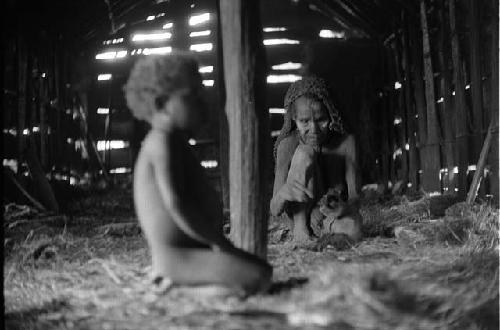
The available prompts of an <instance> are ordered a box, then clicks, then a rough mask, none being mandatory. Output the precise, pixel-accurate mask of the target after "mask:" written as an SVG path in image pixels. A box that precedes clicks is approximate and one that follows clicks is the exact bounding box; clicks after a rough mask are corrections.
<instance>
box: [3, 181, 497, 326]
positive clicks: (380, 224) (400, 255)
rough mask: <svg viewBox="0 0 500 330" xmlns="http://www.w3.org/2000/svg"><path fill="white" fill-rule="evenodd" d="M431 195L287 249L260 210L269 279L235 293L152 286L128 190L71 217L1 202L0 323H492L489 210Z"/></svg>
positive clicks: (376, 209)
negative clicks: (356, 239) (451, 206)
mask: <svg viewBox="0 0 500 330" xmlns="http://www.w3.org/2000/svg"><path fill="white" fill-rule="evenodd" d="M432 205H433V204H432V203H429V199H425V198H422V199H419V200H416V201H410V200H408V199H406V198H399V199H386V200H377V201H376V202H373V201H371V202H365V203H364V204H363V206H362V214H363V216H364V218H365V222H366V228H365V234H366V236H368V237H367V238H365V239H364V240H363V241H362V242H361V243H359V244H357V245H356V246H353V247H351V248H349V249H346V250H343V251H338V250H335V249H332V248H328V247H327V248H326V249H325V250H323V251H310V250H303V249H296V248H294V247H293V246H292V245H291V244H290V243H289V242H288V238H289V237H288V232H287V229H286V227H285V226H284V225H283V223H282V222H279V221H278V220H276V219H272V221H271V223H270V244H269V253H268V259H269V261H270V263H271V264H272V265H273V267H274V275H273V283H274V284H273V286H272V288H271V289H270V291H269V292H267V293H265V294H259V295H255V296H251V297H246V298H242V297H235V296H231V295H228V294H227V293H225V292H224V291H223V290H220V289H218V288H215V287H196V288H187V287H174V288H172V289H170V290H169V291H167V292H166V293H163V294H158V293H155V292H154V290H153V286H152V284H151V283H150V278H149V276H148V270H149V268H148V267H149V263H150V260H149V252H148V250H147V248H146V243H145V240H144V239H143V237H142V235H141V233H140V229H139V227H138V226H137V221H136V219H135V217H134V214H133V210H132V201H131V199H130V193H129V191H118V192H117V191H116V190H115V191H110V192H107V193H101V195H97V196H92V197H86V198H82V199H81V200H79V201H78V202H76V203H75V205H74V206H72V209H71V210H70V212H68V214H72V215H71V216H55V215H47V214H40V213H37V212H36V211H35V210H33V209H31V208H28V207H22V206H19V205H4V304H5V310H4V312H5V318H4V320H5V321H4V322H5V328H6V329H106V330H107V329H498V325H499V312H498V311H499V301H498V276H499V273H498V261H499V258H498V210H495V209H492V208H491V207H488V206H477V207H476V208H471V209H470V210H465V211H464V209H463V208H462V209H460V210H459V211H456V209H455V213H453V212H451V211H447V213H446V214H445V215H443V214H441V215H439V216H436V213H439V212H433V211H432V207H433V206H432ZM457 212H458V213H459V214H458V213H457ZM398 226H399V228H400V229H398V230H395V228H396V227H398ZM401 228H402V229H401Z"/></svg>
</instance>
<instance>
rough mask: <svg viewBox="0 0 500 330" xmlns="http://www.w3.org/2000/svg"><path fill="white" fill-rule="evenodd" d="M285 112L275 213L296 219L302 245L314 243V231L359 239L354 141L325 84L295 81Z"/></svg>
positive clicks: (297, 237) (315, 80) (316, 80)
mask: <svg viewBox="0 0 500 330" xmlns="http://www.w3.org/2000/svg"><path fill="white" fill-rule="evenodd" d="M285 110H286V112H285V116H284V124H283V127H282V129H281V132H280V135H279V136H278V138H277V140H276V144H275V157H276V170H275V178H274V189H273V198H272V199H271V213H272V214H273V215H275V216H278V215H281V214H282V213H283V212H284V213H285V214H286V215H287V217H288V218H289V219H290V220H292V227H293V230H292V232H293V240H294V242H295V243H296V244H299V245H304V244H305V245H307V244H308V243H310V242H311V241H312V236H313V232H312V231H314V234H316V235H317V236H320V235H322V234H325V233H330V234H343V235H346V236H347V237H349V238H350V239H352V240H354V241H356V240H359V239H360V238H361V222H362V220H361V216H360V215H359V213H358V210H357V207H355V206H354V207H353V205H354V203H353V202H354V201H355V200H357V198H358V194H357V190H356V186H357V182H356V152H355V151H356V148H355V140H354V137H353V136H352V135H350V134H347V133H346V132H345V130H344V127H343V124H342V120H341V118H340V115H339V113H338V111H337V110H336V109H335V108H334V106H333V104H332V101H331V98H330V95H329V93H328V89H327V87H326V84H325V82H324V81H323V80H322V79H320V78H318V77H304V78H303V79H302V80H299V81H297V82H295V83H293V84H292V85H291V86H290V88H289V89H288V91H287V93H286V96H285ZM332 199H333V200H332ZM332 202H333V203H332ZM320 206H321V207H320ZM332 216H333V218H334V221H333V224H332V223H331V222H332V221H331V220H332ZM327 218H328V219H329V220H330V225H328V226H327V225H326V223H325V222H326V221H325V220H327ZM332 225H333V226H332Z"/></svg>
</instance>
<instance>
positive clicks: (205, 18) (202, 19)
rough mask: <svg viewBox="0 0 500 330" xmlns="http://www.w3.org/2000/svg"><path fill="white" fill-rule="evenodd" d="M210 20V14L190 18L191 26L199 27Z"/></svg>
mask: <svg viewBox="0 0 500 330" xmlns="http://www.w3.org/2000/svg"><path fill="white" fill-rule="evenodd" d="M209 20H210V13H204V14H200V15H193V16H191V17H190V18H189V25H190V26H193V25H199V24H203V23H205V22H207V21H209Z"/></svg>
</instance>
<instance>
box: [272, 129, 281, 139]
mask: <svg viewBox="0 0 500 330" xmlns="http://www.w3.org/2000/svg"><path fill="white" fill-rule="evenodd" d="M280 132H281V131H280V130H277V131H272V132H271V137H277V136H278V135H280Z"/></svg>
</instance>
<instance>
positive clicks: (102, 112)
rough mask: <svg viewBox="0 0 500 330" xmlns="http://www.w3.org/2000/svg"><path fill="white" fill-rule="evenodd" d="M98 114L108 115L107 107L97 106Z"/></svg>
mask: <svg viewBox="0 0 500 330" xmlns="http://www.w3.org/2000/svg"><path fill="white" fill-rule="evenodd" d="M97 114H98V115H109V108H97Z"/></svg>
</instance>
